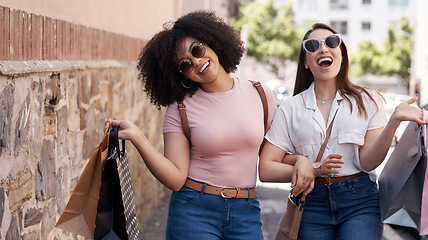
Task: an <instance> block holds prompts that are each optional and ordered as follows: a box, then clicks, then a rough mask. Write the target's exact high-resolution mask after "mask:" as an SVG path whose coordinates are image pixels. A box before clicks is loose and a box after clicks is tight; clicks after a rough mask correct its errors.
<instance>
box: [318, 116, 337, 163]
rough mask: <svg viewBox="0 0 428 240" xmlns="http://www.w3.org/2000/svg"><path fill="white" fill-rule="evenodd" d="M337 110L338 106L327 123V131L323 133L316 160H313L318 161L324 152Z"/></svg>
mask: <svg viewBox="0 0 428 240" xmlns="http://www.w3.org/2000/svg"><path fill="white" fill-rule="evenodd" d="M337 110H339V108H338V109H336V112H335V113H334V116H333V119H332V120H331V122H330V125H328V128H327V132H326V135H325V140H324V142H323V144H322V145H321V148H320V151H319V152H318V156H317V160H315V162H319V161H320V160H321V157H322V155H323V154H324V150H325V147H326V146H327V142H328V139H329V138H330V134H331V129H332V127H333V121H334V119H335V118H336V114H337Z"/></svg>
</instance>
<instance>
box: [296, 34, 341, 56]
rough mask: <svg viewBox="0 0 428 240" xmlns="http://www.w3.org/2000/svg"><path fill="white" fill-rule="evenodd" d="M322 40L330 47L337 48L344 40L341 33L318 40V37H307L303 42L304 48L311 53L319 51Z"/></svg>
mask: <svg viewBox="0 0 428 240" xmlns="http://www.w3.org/2000/svg"><path fill="white" fill-rule="evenodd" d="M321 42H324V44H325V45H326V46H327V47H329V48H337V47H338V46H340V43H341V42H342V38H341V37H340V35H339V34H333V35H330V36H328V37H327V38H326V39H325V40H318V39H314V38H311V39H306V40H304V41H303V42H302V44H303V48H304V49H305V50H306V51H307V52H310V53H313V52H316V51H318V49H320V47H321Z"/></svg>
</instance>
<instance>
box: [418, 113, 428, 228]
mask: <svg viewBox="0 0 428 240" xmlns="http://www.w3.org/2000/svg"><path fill="white" fill-rule="evenodd" d="M423 119H424V120H426V119H428V111H425V110H424V111H423ZM422 134H423V136H424V147H425V153H428V128H427V126H426V125H424V126H422ZM426 155H427V164H428V154H426ZM419 234H420V235H421V236H422V235H428V167H426V169H425V180H424V188H423V189H422V207H421V221H420V226H419Z"/></svg>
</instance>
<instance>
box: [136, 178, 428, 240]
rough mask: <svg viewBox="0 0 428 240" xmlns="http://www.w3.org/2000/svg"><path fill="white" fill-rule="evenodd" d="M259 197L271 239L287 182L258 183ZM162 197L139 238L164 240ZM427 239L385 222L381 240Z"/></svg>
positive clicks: (265, 229) (164, 201)
mask: <svg viewBox="0 0 428 240" xmlns="http://www.w3.org/2000/svg"><path fill="white" fill-rule="evenodd" d="M258 191H259V199H260V204H261V208H262V222H263V233H264V237H265V240H273V239H274V238H275V234H276V230H277V227H278V223H279V220H280V218H281V216H282V213H283V212H284V210H285V199H286V197H287V196H288V191H289V185H288V184H275V183H258ZM168 197H169V196H167V197H165V198H163V199H161V200H160V202H159V206H158V208H156V209H155V210H154V211H153V212H152V213H151V214H150V216H149V218H148V219H147V221H146V222H144V223H140V225H141V233H140V239H141V240H164V239H165V234H164V232H165V222H166V218H167V212H168V200H169V198H168ZM419 239H421V240H428V237H427V236H425V237H422V238H420V237H419V235H418V232H417V231H416V230H414V229H409V228H403V227H393V226H390V225H387V224H385V228H384V235H383V240H419Z"/></svg>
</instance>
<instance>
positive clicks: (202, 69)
mask: <svg viewBox="0 0 428 240" xmlns="http://www.w3.org/2000/svg"><path fill="white" fill-rule="evenodd" d="M209 66H210V61H208V62H206V63H205V64H204V65H203V66H202V67H201V70H199V74H201V73H203V72H205V71H206V70H207V69H208V67H209Z"/></svg>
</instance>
